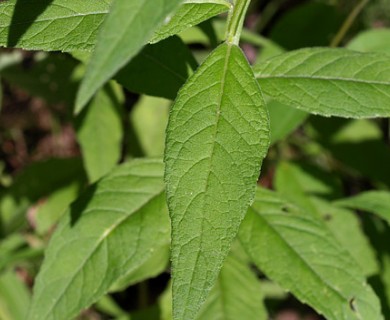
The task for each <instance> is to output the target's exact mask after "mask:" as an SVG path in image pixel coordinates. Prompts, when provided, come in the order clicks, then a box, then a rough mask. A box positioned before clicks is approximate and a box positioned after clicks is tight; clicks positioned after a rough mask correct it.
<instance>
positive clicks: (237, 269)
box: [196, 255, 268, 320]
mask: <svg viewBox="0 0 390 320" xmlns="http://www.w3.org/2000/svg"><path fill="white" fill-rule="evenodd" d="M196 319H197V320H209V319H213V320H236V319H240V320H253V319H258V320H265V319H268V318H267V312H266V310H265V307H264V304H263V294H262V291H261V288H260V281H259V279H257V277H256V276H255V275H254V274H253V272H252V271H251V270H250V268H249V267H248V265H246V264H245V263H243V262H242V261H240V260H239V259H238V258H237V257H235V256H233V255H229V256H228V257H227V259H226V260H225V262H224V264H223V267H222V269H221V272H220V274H219V276H218V279H217V282H216V284H215V286H214V288H213V289H212V290H211V292H210V295H209V296H208V298H207V300H206V303H205V304H204V305H203V308H202V309H201V310H200V312H199V314H198V316H197V318H196Z"/></svg>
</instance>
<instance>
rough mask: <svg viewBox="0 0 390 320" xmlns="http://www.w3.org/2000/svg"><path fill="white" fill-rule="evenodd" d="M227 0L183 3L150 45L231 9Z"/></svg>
mask: <svg viewBox="0 0 390 320" xmlns="http://www.w3.org/2000/svg"><path fill="white" fill-rule="evenodd" d="M230 7H231V3H230V2H229V1H227V0H206V1H204V0H189V1H186V2H184V3H183V5H182V6H180V7H179V9H178V10H177V11H176V12H175V14H174V15H173V16H172V17H171V18H169V19H167V20H168V22H167V23H166V24H165V25H164V26H162V27H161V28H159V29H158V30H157V31H156V32H155V34H154V36H153V37H152V39H151V40H150V43H156V42H158V41H161V40H163V39H165V38H167V37H170V36H172V35H174V34H178V33H180V32H181V31H183V30H185V29H188V28H190V27H192V26H195V25H197V24H199V23H201V22H202V21H205V20H207V19H209V18H211V17H214V16H216V15H218V14H220V13H222V12H226V11H228V10H229V9H230Z"/></svg>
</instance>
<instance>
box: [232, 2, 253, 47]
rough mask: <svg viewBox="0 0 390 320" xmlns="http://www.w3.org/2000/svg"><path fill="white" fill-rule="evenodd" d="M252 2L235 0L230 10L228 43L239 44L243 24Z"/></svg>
mask: <svg viewBox="0 0 390 320" xmlns="http://www.w3.org/2000/svg"><path fill="white" fill-rule="evenodd" d="M250 2H251V1H250V0H235V1H234V5H233V7H232V8H231V9H230V12H229V21H228V27H227V30H226V42H227V43H228V44H235V45H238V43H239V42H240V36H241V31H242V26H243V24H244V19H245V14H246V12H247V10H248V6H249V3H250Z"/></svg>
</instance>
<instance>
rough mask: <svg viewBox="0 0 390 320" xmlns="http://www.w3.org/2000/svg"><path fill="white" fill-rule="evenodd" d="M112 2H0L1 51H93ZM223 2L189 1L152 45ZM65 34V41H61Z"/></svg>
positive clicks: (209, 14) (216, 11)
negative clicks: (14, 48)
mask: <svg viewBox="0 0 390 320" xmlns="http://www.w3.org/2000/svg"><path fill="white" fill-rule="evenodd" d="M111 2H112V1H111V0H96V1H93V2H85V1H81V2H80V1H68V0H51V1H50V5H48V2H47V1H46V0H35V1H34V2H31V1H30V0H7V1H2V2H0V47H1V46H3V47H17V48H23V49H27V50H44V51H66V52H70V51H74V50H87V51H92V50H93V49H94V47H95V43H96V38H97V33H98V29H99V27H100V26H101V24H102V22H103V20H104V18H105V17H106V15H107V13H108V12H109V7H110V3H111ZM228 9H229V2H228V1H226V0H205V1H197V0H188V1H186V2H184V4H183V5H182V6H181V7H180V8H179V9H178V10H177V12H176V13H175V14H174V15H173V16H172V17H171V19H170V21H169V22H168V23H167V24H166V25H163V26H161V27H160V28H159V29H157V31H156V32H155V35H154V36H153V37H152V41H153V42H157V41H159V40H162V38H165V37H167V36H171V35H173V34H175V33H178V32H180V31H182V30H184V29H186V28H188V27H190V26H194V25H195V24H198V23H200V22H202V21H204V20H207V19H209V18H210V17H212V16H214V15H217V14H219V13H222V12H224V11H227V10H228ZM64 34H65V35H66V37H64Z"/></svg>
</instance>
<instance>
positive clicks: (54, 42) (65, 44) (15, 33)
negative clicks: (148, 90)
mask: <svg viewBox="0 0 390 320" xmlns="http://www.w3.org/2000/svg"><path fill="white" fill-rule="evenodd" d="M110 2H111V0H94V1H69V0H51V1H47V0H34V1H31V0H8V1H1V2H0V46H5V47H17V48H23V49H29V50H45V51H50V50H59V51H71V50H77V49H78V50H92V49H93V47H94V45H95V41H96V34H97V30H98V28H99V27H100V25H101V23H102V21H103V19H104V17H105V16H106V14H107V12H108V8H109V5H110Z"/></svg>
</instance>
